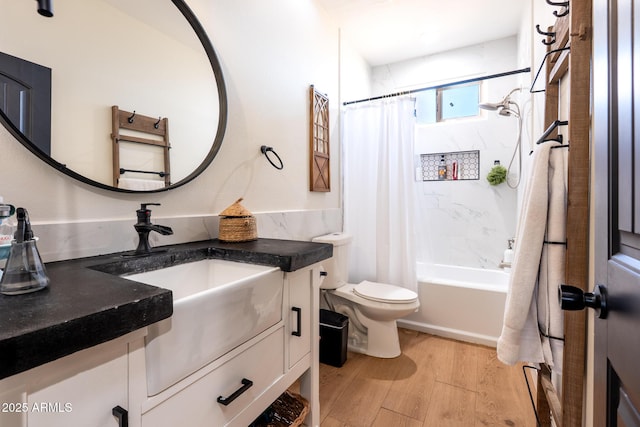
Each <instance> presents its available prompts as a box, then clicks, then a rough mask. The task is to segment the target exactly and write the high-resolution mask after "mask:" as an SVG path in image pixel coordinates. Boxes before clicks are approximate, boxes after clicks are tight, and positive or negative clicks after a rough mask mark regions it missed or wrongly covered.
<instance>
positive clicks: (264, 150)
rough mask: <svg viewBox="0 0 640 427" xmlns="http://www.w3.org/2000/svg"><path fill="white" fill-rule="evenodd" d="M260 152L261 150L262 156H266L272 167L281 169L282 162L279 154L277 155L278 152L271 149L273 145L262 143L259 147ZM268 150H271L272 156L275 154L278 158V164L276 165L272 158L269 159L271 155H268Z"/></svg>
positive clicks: (282, 166)
mask: <svg viewBox="0 0 640 427" xmlns="http://www.w3.org/2000/svg"><path fill="white" fill-rule="evenodd" d="M260 152H262V154H264V156H265V157H266V158H267V160H268V161H269V163H271V166H273V167H274V168H276V169H278V170H281V169H282V168H284V163H282V159H281V158H280V156H278V153H276V152H275V151H273V147H267V146H266V145H263V146H262V147H260ZM269 152H272V153H273V155H274V156H276V159H278V162H279V163H280V166H278V165H276V164H275V163H274V162H273V160H271V157H269V154H268V153H269Z"/></svg>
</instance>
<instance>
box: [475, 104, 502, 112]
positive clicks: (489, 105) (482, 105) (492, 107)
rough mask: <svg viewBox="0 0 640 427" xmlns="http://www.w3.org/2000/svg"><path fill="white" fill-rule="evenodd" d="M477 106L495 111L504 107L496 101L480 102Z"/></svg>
mask: <svg viewBox="0 0 640 427" xmlns="http://www.w3.org/2000/svg"><path fill="white" fill-rule="evenodd" d="M478 107H479V108H481V109H483V110H488V111H496V110H497V109H499V108H504V105H503V104H501V103H497V102H495V103H494V102H483V103H482V104H478Z"/></svg>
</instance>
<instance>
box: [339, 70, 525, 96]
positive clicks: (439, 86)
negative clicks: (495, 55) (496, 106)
mask: <svg viewBox="0 0 640 427" xmlns="http://www.w3.org/2000/svg"><path fill="white" fill-rule="evenodd" d="M530 71H531V68H530V67H527V68H521V69H519V70H513V71H506V72H504V73H498V74H491V75H488V76H483V77H475V78H473V79H467V80H460V81H457V82H451V83H445V84H441V85H436V86H429V87H423V88H420V89H412V90H406V91H404V92H397V93H390V94H388V95H380V96H376V97H373V98H366V99H359V100H357V101H346V102H343V103H342V105H349V104H358V103H360V102H367V101H375V100H377V99H383V98H391V97H394V96H401V95H408V94H410V93H416V92H423V91H425V90H432V89H440V88H443V87H447V86H455V85H461V84H465V83H474V82H479V81H482V80H489V79H495V78H498V77H505V76H510V75H513V74H520V73H528V72H530Z"/></svg>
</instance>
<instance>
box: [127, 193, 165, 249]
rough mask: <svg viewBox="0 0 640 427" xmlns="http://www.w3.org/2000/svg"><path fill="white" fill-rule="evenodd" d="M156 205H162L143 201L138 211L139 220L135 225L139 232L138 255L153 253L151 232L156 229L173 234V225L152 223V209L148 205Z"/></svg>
mask: <svg viewBox="0 0 640 427" xmlns="http://www.w3.org/2000/svg"><path fill="white" fill-rule="evenodd" d="M150 205H154V206H160V203H142V204H140V209H138V210H137V211H136V214H138V222H137V223H136V224H135V225H134V227H135V229H136V231H137V232H138V238H139V240H138V247H137V248H136V252H135V254H136V255H148V254H150V253H151V245H149V233H150V232H152V231H155V232H157V233H160V234H162V235H165V236H167V235H170V234H173V230H172V229H171V227H167V226H165V225H156V224H152V223H151V209H147V206H150Z"/></svg>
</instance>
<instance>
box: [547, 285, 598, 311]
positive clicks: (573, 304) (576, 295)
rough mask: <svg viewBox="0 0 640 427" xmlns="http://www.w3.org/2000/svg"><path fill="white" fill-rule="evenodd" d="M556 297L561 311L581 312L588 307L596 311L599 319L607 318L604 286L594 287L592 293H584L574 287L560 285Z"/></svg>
mask: <svg viewBox="0 0 640 427" xmlns="http://www.w3.org/2000/svg"><path fill="white" fill-rule="evenodd" d="M558 297H559V299H560V308H562V309H563V310H583V309H584V308H585V307H589V308H593V309H594V310H595V311H596V314H597V315H598V317H599V318H600V319H605V318H606V317H607V288H606V286H604V285H596V288H595V289H594V291H593V292H584V291H583V290H582V289H580V288H576V287H575V286H570V285H560V286H559V287H558Z"/></svg>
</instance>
